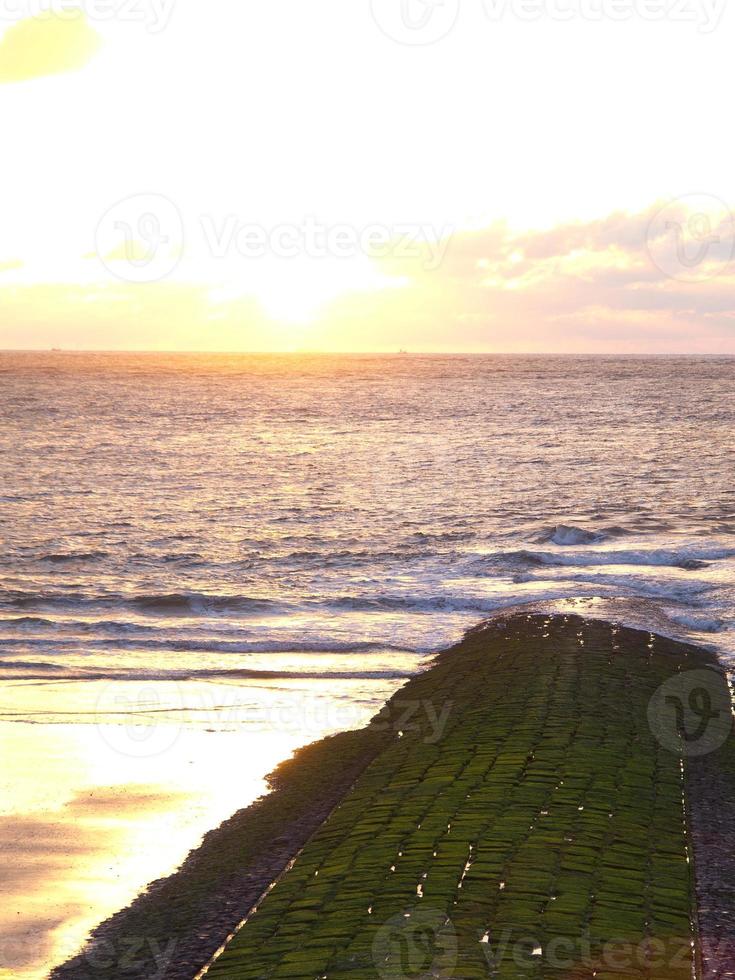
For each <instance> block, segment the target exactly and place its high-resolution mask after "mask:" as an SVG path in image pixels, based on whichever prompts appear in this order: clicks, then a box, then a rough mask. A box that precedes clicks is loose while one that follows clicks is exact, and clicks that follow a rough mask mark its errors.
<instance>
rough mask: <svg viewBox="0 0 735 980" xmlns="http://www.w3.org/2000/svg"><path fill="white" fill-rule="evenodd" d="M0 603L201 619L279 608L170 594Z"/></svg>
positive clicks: (49, 595)
mask: <svg viewBox="0 0 735 980" xmlns="http://www.w3.org/2000/svg"><path fill="white" fill-rule="evenodd" d="M0 602H4V603H6V604H8V605H10V606H13V607H15V608H19V609H31V608H34V607H40V608H44V609H46V608H52V609H62V610H66V609H70V610H73V609H85V608H88V609H108V608H123V609H131V610H133V611H136V612H141V613H160V614H163V615H176V614H178V615H186V614H193V615H202V614H205V613H209V612H249V613H265V612H270V611H272V610H274V609H278V608H282V604H279V603H278V602H276V601H274V600H272V599H260V598H253V597H251V596H245V595H210V594H207V593H204V592H172V593H168V594H151V595H133V596H129V595H121V594H119V593H105V594H100V595H90V594H88V593H87V594H85V593H72V592H50V591H42V592H24V591H20V590H11V591H5V592H2V591H0Z"/></svg>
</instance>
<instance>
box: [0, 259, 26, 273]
mask: <svg viewBox="0 0 735 980" xmlns="http://www.w3.org/2000/svg"><path fill="white" fill-rule="evenodd" d="M23 265H24V262H23V261H22V259H5V260H0V273H2V272H15V271H16V270H18V269H22V268H23Z"/></svg>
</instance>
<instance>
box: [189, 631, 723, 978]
mask: <svg viewBox="0 0 735 980" xmlns="http://www.w3.org/2000/svg"><path fill="white" fill-rule="evenodd" d="M695 668H696V669H698V670H700V671H701V670H708V671H710V672H711V677H712V682H713V685H714V688H715V690H717V691H719V692H720V695H721V697H722V698H724V699H725V703H726V710H727V713H728V718H729V717H730V716H729V702H728V691H727V685H726V682H725V680H724V677H723V675H722V674H721V673H720V672H719V670H718V669H717V667H716V664H715V662H714V660H711V659H710V658H708V656H707V654H703V652H702V651H700V650H696V649H695V648H691V647H687V646H684V645H681V644H677V643H673V642H670V641H666V640H662V639H660V638H655V637H653V636H652V635H651V634H647V633H641V632H636V631H632V630H627V629H620V628H616V627H614V626H610V625H609V624H605V623H598V622H589V621H584V620H581V619H577V618H576V617H553V618H544V617H525V616H524V617H516V618H513V619H509V620H507V621H502V620H501V621H498V622H495V623H493V624H490V625H489V626H488V627H487V628H486V629H480V630H477V631H474V632H472V633H471V634H469V635H468V637H467V638H466V639H465V641H464V642H463V643H462V644H460V645H459V646H457V647H455V648H454V649H452V650H450V651H448V652H447V653H445V654H444V655H442V656H441V657H440V658H439V660H438V663H437V665H436V666H435V667H434V668H433V669H432V670H430V671H428V672H427V673H425V674H423V675H421V676H419V677H417V678H415V679H414V680H412V681H411V682H410V683H409V684H408V685H407V686H406V687H405V688H404V689H403V690H402V691H401V692H400V693H399V694H398V695H397V696H396V697H395V698H394V699H393V700H392V701H391V702H390V703H389V704H388V706H387V707H386V708H385V710H384V712H382V714H381V715H380V716H378V719H376V724H377V725H378V726H381V725H382V726H383V727H385V728H387V729H389V730H393V731H394V730H395V728H396V727H397V724H398V721H397V719H399V718H400V717H404V718H406V717H408V715H407V713H406V705H407V704H410V703H411V702H412V703H413V704H414V705H415V706H421V705H427V704H430V705H432V706H433V712H432V715H433V717H437V716H438V715H439V714H441V712H442V709H443V708H444V707H445V706H446V705H447V704H448V703H450V702H451V712H450V714H449V717H448V721H447V723H446V727H445V728H444V730H443V731H442V732H441V735H440V737H436V731H435V727H434V726H432V725H430V724H429V720H430V719H429V714H428V713H427V712H424V711H421V710H417V711H415V712H414V713H413V714H412V715H411V722H410V723H409V724H406V725H404V726H402V728H401V730H400V732H395V731H394V737H393V738H392V739H391V742H390V745H389V746H388V747H387V748H386V749H384V750H383V751H382V752H381V753H380V755H379V756H378V757H377V758H376V759H375V761H374V762H373V763H372V764H371V765H370V766H369V767H368V769H367V770H366V771H365V772H364V773H363V775H362V776H361V778H360V779H359V780H358V782H357V784H356V785H355V786H354V788H353V790H352V791H351V792H350V793H349V794H348V795H347V797H346V798H345V800H344V801H343V803H342V804H341V806H339V807H338V808H337V809H336V810H335V812H334V813H333V814H332V815H331V817H330V818H329V819H328V820H327V821H326V822H325V824H324V825H323V826H322V827H321V829H320V830H319V831H318V832H317V833H316V835H315V836H314V837H313V838H312V839H311V840H310V841H309V843H308V844H307V845H306V847H305V848H304V850H303V851H302V853H301V854H300V856H299V857H298V859H297V860H296V862H295V864H294V866H293V867H292V868H291V869H290V870H289V871H288V873H287V874H285V875H284V876H283V877H282V878H281V880H280V881H279V882H278V883H277V884H276V886H275V888H273V890H272V891H271V892H270V893H269V894H268V895H267V896H266V897H265V898H264V900H263V901H262V903H261V904H260V906H259V907H258V908H257V910H256V911H255V912H254V914H252V915H250V916H249V917H248V918H247V920H246V921H245V923H244V925H243V926H242V928H241V929H240V930H239V932H238V933H237V934H236V936H235V937H234V938H233V939H232V941H231V942H230V943H229V945H228V946H227V948H226V949H225V951H224V953H223V954H222V955H221V956H219V958H217V959H216V960H215V962H214V963H213V964H212V965H211V966H210V967H209V969H208V971H207V976H208V977H211V978H212V980H220V978H222V980H224V978H243V980H246V978H253V980H254V978H261V977H263V978H265V977H274V978H286V977H291V978H299V977H303V978H311V980H314V978H321V977H327V978H329V980H338V978H341V977H347V976H349V977H352V978H358V977H364V978H375V977H386V978H389V977H391V978H399V977H400V978H403V977H445V978H467V980H471V978H481V977H488V976H495V977H501V978H505V977H507V978H516V977H528V978H535V977H538V978H542V977H565V978H569V977H580V978H581V977H591V976H596V977H597V978H598V980H605V978H607V977H612V976H616V977H620V976H625V977H644V976H645V977H651V978H661V980H664V978H665V980H685V978H686V980H690V978H691V977H692V976H696V975H697V974H698V973H699V969H700V966H699V955H698V951H699V945H698V936H697V917H696V909H695V900H694V887H693V875H692V858H693V855H692V852H691V841H690V836H689V833H688V816H687V807H686V774H685V765H684V764H683V756H684V749H683V746H682V752H680V753H679V752H675V751H672V750H671V747H670V746H668V747H667V746H665V745H663V744H661V739H660V738H657V737H656V736H655V735H654V733H653V731H652V726H651V724H650V722H649V713H650V710H649V709H650V704H651V701H652V698H653V696H654V694H655V693H656V692H657V690H658V689H659V688H660V686H661V685H662V684H663V683H665V682H666V681H667V680H668V679H670V678H671V677H672V676H674V675H677V674H680V673H681V672H682V671H688V670H690V669H695ZM398 735H400V737H397V736H398ZM674 735H676V732H674ZM725 735H726V736H727V732H726V733H725Z"/></svg>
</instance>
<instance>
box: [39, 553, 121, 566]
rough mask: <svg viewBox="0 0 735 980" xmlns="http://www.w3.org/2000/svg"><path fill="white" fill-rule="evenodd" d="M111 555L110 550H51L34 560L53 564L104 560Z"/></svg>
mask: <svg viewBox="0 0 735 980" xmlns="http://www.w3.org/2000/svg"><path fill="white" fill-rule="evenodd" d="M109 556H110V553H109V551H72V552H68V553H67V552H51V553H49V554H46V555H38V556H37V557H36V558H34V559H33V560H34V561H36V562H50V563H51V564H53V565H61V564H66V563H67V562H90V561H102V560H103V559H105V558H109Z"/></svg>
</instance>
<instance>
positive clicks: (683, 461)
mask: <svg viewBox="0 0 735 980" xmlns="http://www.w3.org/2000/svg"><path fill="white" fill-rule="evenodd" d="M734 388H735V361H734V360H682V359H673V360H664V359H660V360H655V359H650V360H633V359H618V360H615V359H606V360H602V359H592V358H589V359H588V358H575V359H564V358H538V357H448V358H447V357H414V356H395V357H371V356H362V357H332V356H307V355H293V356H283V357H280V356H278V357H277V356H272V357H271V356H259V357H252V356H234V357H230V356H209V355H181V356H167V355H108V354H99V355H87V354H65V353H47V354H0V397H1V398H2V416H3V425H2V428H1V429H0V481H1V482H0V532H1V534H2V541H3V546H2V550H1V551H0V676H2V677H3V696H2V703H1V704H0V712H1V717H0V722H2V725H1V728H0V732H1V733H2V736H3V741H4V744H5V746H6V756H5V760H8V759H12V761H11V762H8V761H6V763H5V775H4V776H3V781H4V783H5V784H6V785H5V786H4V787H3V789H4V790H5V792H4V794H3V800H4V803H3V810H2V813H0V822H2V823H1V824H0V825H1V826H2V828H3V829H2V834H3V843H4V844H5V846H9V844H8V842H10V845H12V844H13V841H15V842H16V843H17V841H18V840H20V839H21V838H22V839H23V841H25V842H26V843H27V839H28V838H29V835H30V838H32V839H33V840H36V839H37V838H35V837H33V835H34V833H35V830H34V827H35V829H36V830H37V829H38V828H37V827H36V825H35V824H34V821H40V822H41V824H42V825H43V826H42V828H41V830H40V831H39V833H40V834H41V840H42V842H43V841H45V840H46V838H47V837H48V836H49V835H51V837H53V828H54V827H56V828H57V830H58V827H60V826H61V827H65V828H67V830H68V828H69V827H70V826H74V825H75V824H76V825H78V824H79V821H80V819H81V818H80V814H81V817H83V818H85V819H87V820H88V821H90V820H91V824H90V825H89V826H91V827H92V829H93V830H94V828H95V827H97V830H96V831H94V833H93V832H92V831H90V841H93V843H94V846H93V844H92V843H91V842H90V841H87V842H86V843H84V841H82V842H79V841H77V844H76V845H74V846H73V847H72V846H70V845H69V844H68V842H67V843H66V844H63V841H64V840H65V838H64V837H63V835H62V837H61V838H58V834H57V841H58V840H59V839H61V841H62V845H61V846H58V847H57V848H56V850H54V849H53V848H50V847H48V846H45V845H43V844H39V845H38V848H37V849H36V851H37V852H38V853H36V851H33V854H31V855H30V856H29V854H28V853H26V852H23V854H24V857H23V860H24V861H25V862H26V863H25V864H24V865H23V867H24V868H26V871H25V874H26V878H23V875H22V874H21V875H20V878H18V877H17V876H16V879H14V880H13V882H11V884H13V888H12V889H11V894H12V895H13V896H14V898H13V901H11V903H10V904H9V905H8V908H7V910H6V912H5V913H4V915H5V917H6V919H8V921H9V919H10V916H11V915H12V914H13V912H15V911H17V910H18V909H20V910H21V915H20V917H19V916H18V915H15V917H14V919H13V921H14V931H13V934H12V939H13V942H14V943H15V946H13V947H12V951H11V952H12V956H14V957H15V960H14V961H13V968H12V971H11V972H12V974H13V975H18V976H20V975H27V976H31V975H37V973H34V972H33V971H34V970H36V971H38V969H39V967H38V964H39V963H41V962H43V963H45V964H48V963H49V962H53V961H57V960H58V958H59V956H60V949H61V948H62V946H64V944H66V946H65V948H66V947H68V946H69V945H72V946H73V945H74V943H75V942H76V943H77V944H78V942H79V941H80V940H81V937H82V936H83V934H84V931H85V930H86V929H87V928H89V926H90V925H92V924H93V923H94V922H95V921H97V920H98V919H99V918H101V917H102V915H104V914H108V913H109V912H111V911H114V910H115V909H116V908H119V907H120V906H121V905H122V904H124V903H125V902H126V901H128V900H129V898H130V897H132V895H134V894H135V892H136V891H137V890H138V889H139V888H140V887H141V886H142V885H144V884H145V883H146V881H148V880H150V879H151V878H152V877H155V876H156V875H158V874H164V873H166V872H167V871H169V870H171V868H172V867H175V866H176V864H177V863H178V862H179V861H180V860H181V858H182V857H183V855H184V854H185V853H186V850H187V849H188V848H189V847H190V846H192V845H193V844H194V843H196V841H197V840H198V839H199V837H200V836H201V834H202V833H203V831H204V830H205V829H206V828H207V827H208V826H211V825H212V824H214V823H216V822H218V821H219V820H221V819H223V818H224V817H225V816H227V815H228V813H231V812H232V811H233V810H234V809H236V808H237V807H238V806H240V805H243V804H244V803H247V802H248V801H249V800H250V799H252V798H254V796H256V795H257V794H258V792H260V791H262V788H263V786H264V784H263V776H264V775H265V774H266V773H267V772H268V771H269V769H271V768H272V767H273V765H274V764H275V762H277V761H278V759H280V758H283V757H284V756H285V755H287V754H288V753H289V752H290V751H291V750H292V749H293V748H294V747H295V746H296V745H298V744H303V743H304V742H308V741H311V740H313V739H314V738H316V737H319V735H321V734H322V733H324V732H327V731H336V730H339V729H340V728H345V727H352V726H353V725H355V724H359V723H360V722H361V721H362V720H363V719H364V718H365V717H366V716H367V715H369V714H370V713H371V712H372V711H373V710H374V709H375V707H376V705H378V704H379V703H380V702H381V701H382V700H383V699H384V698H385V697H387V696H388V695H389V694H390V693H391V691H393V690H395V689H396V687H397V686H398V685H399V684H400V683H401V682H402V680H403V679H404V678H405V677H406V676H408V675H410V674H411V673H412V672H415V671H416V670H417V669H419V668H420V666H421V664H422V663H424V662H425V661H426V658H427V656H428V655H429V654H430V653H431V652H432V651H435V650H437V649H440V648H442V647H443V646H446V645H447V644H448V643H449V642H451V641H453V640H455V639H457V638H459V637H460V636H461V634H462V632H463V631H464V629H466V628H467V627H468V626H471V625H473V624H474V623H476V622H477V621H478V620H480V619H482V618H484V617H487V616H489V615H490V614H492V612H493V611H494V610H497V609H499V608H503V607H506V606H513V605H516V604H519V603H529V602H544V601H548V600H551V599H566V598H579V597H589V596H598V597H603V598H605V599H607V600H617V599H619V598H621V597H622V598H626V599H629V600H633V601H632V602H631V603H629V608H630V609H632V610H633V611H634V613H631V615H635V617H637V619H638V621H646V620H647V619H649V620H650V622H651V623H655V624H656V627H657V628H659V629H662V628H663V629H665V630H668V631H669V632H671V633H672V634H675V635H680V636H684V637H687V638H690V639H694V640H696V641H698V642H702V643H706V644H708V645H711V646H713V647H714V648H715V649H717V650H718V651H719V652H720V653H721V654H722V655H723V657H724V658H725V659H728V660H732V659H733V658H735V613H734V611H733V610H734V609H735V603H734V602H733V599H734V598H735V482H734V479H733V478H734V477H735V440H734V439H733V416H734V415H735V399H734V398H733V390H734ZM172 740H173V741H172ZM169 741H172V744H171V745H169ZM244 746H247V749H246V750H245V756H246V757H247V758H248V759H249V760H250V762H249V766H250V768H249V769H248V770H247V773H244V771H243V770H242V769H241V773H244V774H236V775H234V776H233V775H230V776H228V773H232V772H233V771H236V770H237V766H238V764H239V765H240V766H242V763H241V762H240V763H239V762H238V760H239V759H241V758H242V756H243V747H244ZM29 760H30V762H29ZM131 760H132V762H131ZM212 760H214V761H212ZM131 787H132V789H131ZM123 791H124V792H125V793H128V794H130V793H132V797H131V798H132V799H133V800H135V801H136V806H130V807H128V808H127V810H128V811H129V817H126V816H125V812H126V808H125V807H117V806H116V804H115V800H116V799H117V800H119V797H120V793H121V792H123ZM136 793H137V796H136V795H135V794H136ZM8 794H11V796H10V797H9V796H8ZM85 794H86V796H85ZM157 794H158V795H157ZM159 797H161V798H160V799H159ZM184 798H185V799H186V801H188V802H186V805H184V803H183V802H182V800H183V799H184ZM85 799H87V800H88V801H89V800H92V802H91V803H89V802H88V803H87V804H86V805H87V806H88V810H86V811H85V810H84V809H83V808H84V805H85V804H84V800H85ZM80 801H81V802H80ZM105 807H106V809H105ZM100 808H102V809H101V810H100ZM100 813H102V816H100ZM3 814H4V815H3ZM100 819H101V820H102V823H103V825H104V826H107V827H108V829H109V827H110V825H114V830H115V832H114V833H112V832H110V833H109V834H108V835H107V838H106V840H107V841H108V843H107V844H106V845H105V846H102V845H101V844H100V839H101V836H104V835H101V833H100V832H99V827H98V824H99V821H100ZM24 821H25V824H24ZM95 821H97V823H95ZM105 821H106V822H105ZM82 823H84V820H82ZM24 826H25V829H23V827H24ZM19 827H20V828H21V829H20V830H19V829H18V828H19ZM49 828H51V829H49ZM44 834H45V835H46V837H44ZM74 839H75V840H76V838H74ZM131 841H133V842H134V844H132V843H131ZM146 841H147V842H148V843H147V844H146ZM155 841H158V842H159V845H158V846H157V847H156V845H155V843H151V842H155ZM161 841H166V842H167V843H166V844H165V846H163V845H162V844H160V842H161ZM132 847H134V848H135V851H136V855H137V857H136V859H135V860H130V853H131V848H132ZM146 848H148V850H146ZM27 850H28V847H26V851H27ZM31 850H32V848H31ZM78 852H79V854H80V855H81V856H78V857H74V858H73V859H72V858H71V857H70V854H73V855H76V854H77V853H78ZM98 852H99V853H98ZM39 854H40V855H41V856H40V857H39ZM50 854H51V855H52V857H49V855H50ZM60 854H61V855H63V857H60ZM151 854H152V855H153V856H152V857H151ZM52 858H53V859H52ZM111 861H114V866H115V873H116V874H117V875H118V880H117V883H116V884H115V885H114V887H113V885H112V884H111V883H110V876H109V875H108V876H107V878H105V875H104V869H105V868H106V867H109V865H110V862H111ZM80 867H82V868H83V870H81V871H80ZM29 869H30V870H29ZM80 880H83V881H86V882H91V884H88V887H87V888H86V891H85V888H84V887H80V885H79V881H80ZM59 882H62V883H63V884H64V887H65V888H66V889H67V891H68V892H69V895H70V896H71V897H68V901H67V897H65V898H64V901H63V902H62V901H61V900H59V901H58V903H57V904H58V906H59V907H58V908H57V907H55V906H54V902H53V901H49V895H50V894H51V893H52V892H53V891H54V889H56V890H57V894H58V887H59ZM66 894H67V893H66V892H64V895H65V896H66ZM22 896H25V898H23V897H22ZM13 902H15V904H13ZM64 902H65V903H66V904H64ZM62 905H63V909H62V908H61V906H62ZM39 910H42V912H43V914H42V915H41V912H40V911H39ZM34 917H35V918H34ZM42 920H43V925H39V924H38V923H39V922H41V921H42ZM0 921H2V920H0ZM31 926H34V928H35V929H36V930H40V931H41V933H42V934H43V935H44V936H45V937H46V939H45V941H46V943H47V947H44V950H43V951H42V952H39V951H38V948H36V947H38V942H37V943H36V947H34V949H35V952H34V953H33V955H30V954H28V953H27V946H28V944H27V943H26V946H25V947H24V949H25V950H26V953H25V955H27V957H28V963H27V964H26V967H23V969H25V970H26V972H25V974H24V973H23V969H22V966H23V964H22V963H21V961H20V960H19V959H18V957H19V955H20V954H19V953H18V942H19V941H20V940H22V937H23V936H27V934H28V929H29V928H30V927H31ZM24 930H25V932H24ZM19 937H20V939H19ZM2 954H3V949H2V945H1V944H0V955H2ZM34 956H35V959H34ZM11 958H12V957H11V956H10V955H9V954H8V953H7V951H6V953H5V963H6V965H7V963H8V962H10V959H11ZM2 963H3V961H2V960H0V975H2V974H1V971H2Z"/></svg>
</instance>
